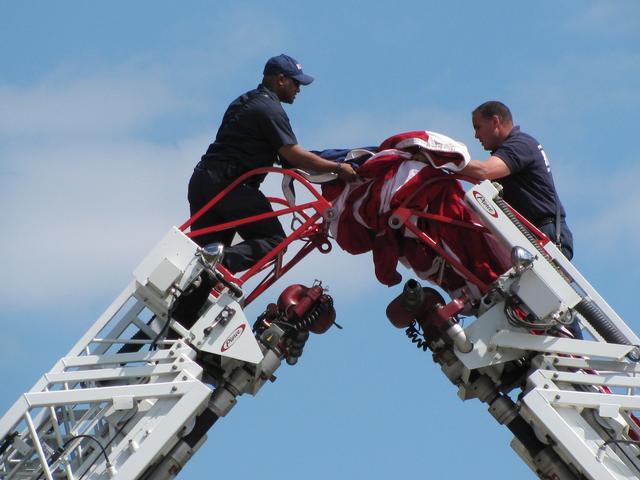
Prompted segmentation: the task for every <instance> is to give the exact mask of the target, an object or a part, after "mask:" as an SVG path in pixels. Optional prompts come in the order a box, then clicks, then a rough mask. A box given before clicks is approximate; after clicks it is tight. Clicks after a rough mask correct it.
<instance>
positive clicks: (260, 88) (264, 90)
mask: <svg viewBox="0 0 640 480" xmlns="http://www.w3.org/2000/svg"><path fill="white" fill-rule="evenodd" d="M256 90H258V91H259V92H260V93H264V94H266V95H267V96H268V97H269V98H270V99H271V100H273V101H276V102H278V103H280V99H279V98H278V96H277V95H276V94H275V93H274V92H272V91H271V90H269V89H268V88H267V87H266V86H264V85H263V84H260V85H258V88H256Z"/></svg>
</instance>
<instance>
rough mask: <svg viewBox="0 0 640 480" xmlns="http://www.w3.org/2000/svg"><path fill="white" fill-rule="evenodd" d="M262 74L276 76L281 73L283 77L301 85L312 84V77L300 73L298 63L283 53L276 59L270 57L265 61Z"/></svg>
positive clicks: (300, 69) (300, 68)
mask: <svg viewBox="0 0 640 480" xmlns="http://www.w3.org/2000/svg"><path fill="white" fill-rule="evenodd" d="M263 73H264V75H277V74H279V73H282V74H283V75H285V76H287V77H291V78H293V79H294V80H296V81H297V82H300V84H301V85H309V84H310V83H311V82H313V77H312V76H311V75H306V74H304V73H303V72H302V67H301V66H300V64H299V63H298V61H297V60H296V59H295V58H291V57H290V56H289V55H285V54H284V53H283V54H282V55H278V56H277V57H271V58H270V59H269V60H267V63H266V65H265V66H264V72H263Z"/></svg>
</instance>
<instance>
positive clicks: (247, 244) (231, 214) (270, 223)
mask: <svg viewBox="0 0 640 480" xmlns="http://www.w3.org/2000/svg"><path fill="white" fill-rule="evenodd" d="M232 180H233V179H230V178H228V177H227V175H226V174H225V172H224V169H223V168H222V169H220V171H217V170H207V169H204V168H202V167H200V166H198V167H196V169H195V170H194V172H193V175H192V176H191V180H190V181H189V194H188V198H189V208H190V210H191V215H193V214H195V213H196V212H197V211H198V210H200V209H201V208H202V207H203V206H204V205H205V204H206V203H207V202H208V201H209V200H211V199H212V198H213V197H214V196H215V195H217V194H218V193H220V192H221V191H222V190H223V189H224V188H225V187H226V186H228V185H229V184H230V183H231V182H232ZM272 211H273V209H272V208H271V204H270V203H269V200H267V198H266V197H265V196H264V194H263V193H262V192H261V191H260V190H259V189H258V187H257V186H251V185H247V184H241V185H238V186H237V187H236V188H234V189H233V190H232V191H231V192H229V193H228V194H227V195H226V196H225V197H224V198H222V199H221V200H220V201H219V202H218V203H217V204H216V205H214V206H213V207H212V208H211V209H209V210H208V211H207V212H206V213H205V214H204V215H202V217H200V218H199V219H198V220H196V221H195V222H194V223H193V225H192V226H191V230H197V229H199V228H204V227H210V226H213V225H219V224H221V223H226V222H230V221H232V220H238V219H242V218H246V217H250V216H253V215H259V214H262V213H267V212H272ZM236 232H237V233H238V234H239V235H240V237H242V239H243V242H241V243H238V244H236V245H233V246H230V245H231V242H232V241H233V237H234V235H235V233H236ZM284 238H285V233H284V230H283V228H282V225H281V224H280V221H279V220H278V219H277V218H269V219H266V220H261V221H259V222H254V223H249V224H247V225H242V226H239V227H237V228H235V229H228V230H223V231H221V232H215V233H210V234H206V235H202V236H200V237H196V238H194V239H193V240H194V241H195V242H196V243H197V244H198V245H200V246H202V247H204V246H206V245H208V244H210V243H214V242H220V243H222V244H224V245H225V247H226V248H225V253H224V260H223V262H222V263H223V265H224V266H225V267H226V268H227V269H229V271H231V272H232V273H237V272H242V271H244V270H247V269H248V268H250V267H252V266H253V265H255V264H256V262H258V260H260V259H261V258H262V257H264V256H265V255H266V254H267V253H268V252H270V251H271V250H272V249H273V248H274V247H275V246H276V245H278V244H279V243H280V242H281V241H282V240H283V239H284Z"/></svg>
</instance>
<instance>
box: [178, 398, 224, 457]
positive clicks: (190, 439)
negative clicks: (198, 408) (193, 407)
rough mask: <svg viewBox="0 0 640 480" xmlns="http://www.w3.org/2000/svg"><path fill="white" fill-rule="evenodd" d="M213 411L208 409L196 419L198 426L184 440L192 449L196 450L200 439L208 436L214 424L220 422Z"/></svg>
mask: <svg viewBox="0 0 640 480" xmlns="http://www.w3.org/2000/svg"><path fill="white" fill-rule="evenodd" d="M218 418H220V417H218V415H216V414H215V413H214V412H213V410H211V409H210V408H207V409H206V410H205V411H204V412H202V413H201V414H200V415H198V416H197V417H196V424H195V425H194V426H193V430H191V431H190V432H189V434H188V435H186V436H185V437H184V438H183V440H184V441H185V442H186V444H187V445H189V447H190V448H194V447H195V446H196V445H197V444H198V442H199V441H200V439H201V438H202V437H204V436H205V435H206V433H207V432H208V431H209V430H210V429H211V427H213V424H214V423H216V421H217V420H218Z"/></svg>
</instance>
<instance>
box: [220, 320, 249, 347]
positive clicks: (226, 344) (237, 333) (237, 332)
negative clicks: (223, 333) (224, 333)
mask: <svg viewBox="0 0 640 480" xmlns="http://www.w3.org/2000/svg"><path fill="white" fill-rule="evenodd" d="M245 327H246V325H244V324H242V325H240V326H239V327H238V328H236V329H235V330H234V331H233V332H231V335H229V336H228V337H227V339H226V340H225V341H224V343H223V344H222V348H221V349H220V351H221V352H226V351H227V350H229V349H230V348H231V347H232V346H233V344H234V343H236V340H238V339H239V338H240V335H242V333H243V332H244V328H245Z"/></svg>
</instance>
